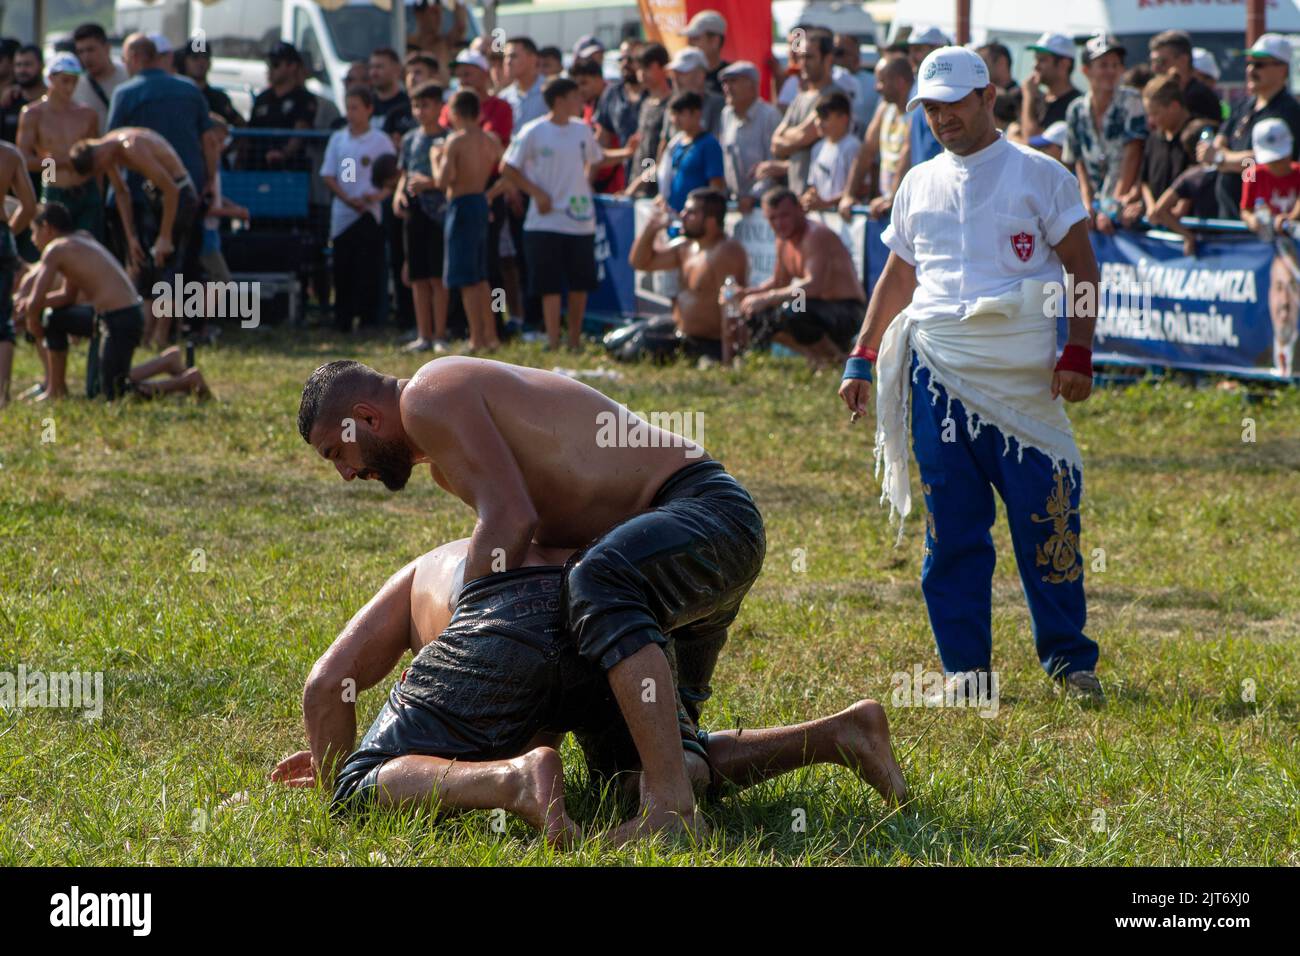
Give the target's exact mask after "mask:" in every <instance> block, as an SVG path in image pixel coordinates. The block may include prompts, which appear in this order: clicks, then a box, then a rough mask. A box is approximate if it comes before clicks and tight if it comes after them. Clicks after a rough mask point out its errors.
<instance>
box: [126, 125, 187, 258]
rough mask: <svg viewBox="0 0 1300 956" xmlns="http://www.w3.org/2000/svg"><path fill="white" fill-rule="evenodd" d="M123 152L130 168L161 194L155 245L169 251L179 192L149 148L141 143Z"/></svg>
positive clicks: (178, 202)
mask: <svg viewBox="0 0 1300 956" xmlns="http://www.w3.org/2000/svg"><path fill="white" fill-rule="evenodd" d="M142 147H143V148H142ZM125 152H126V155H127V156H128V157H129V158H130V165H131V166H132V168H134V169H135V171H136V172H137V173H139V174H140V175H141V176H143V177H144V178H145V179H147V180H149V182H151V183H153V184H154V185H155V186H156V187H158V191H159V192H160V193H162V198H163V212H162V222H160V223H159V224H158V238H157V239H156V240H155V245H158V244H162V245H165V246H166V247H167V248H168V249H169V250H170V249H171V248H172V227H173V226H175V225H176V210H177V209H178V208H179V206H180V198H181V191H180V189H179V188H177V186H176V182H175V180H173V179H172V177H171V174H170V173H168V172H167V170H166V169H164V168H163V165H162V163H160V162H158V160H157V159H155V158H154V155H153V152H152V147H151V146H144V144H143V142H141V143H137V144H135V145H133V146H130V147H128V148H127V149H126V151H125Z"/></svg>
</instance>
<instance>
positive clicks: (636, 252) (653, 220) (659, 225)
mask: <svg viewBox="0 0 1300 956" xmlns="http://www.w3.org/2000/svg"><path fill="white" fill-rule="evenodd" d="M667 225H668V214H667V213H665V212H664V211H662V210H660V209H656V210H655V211H654V212H653V213H652V214H651V216H650V220H649V221H648V222H647V223H646V224H645V228H644V229H642V230H641V234H640V235H639V236H637V237H636V240H635V241H634V242H633V243H632V251H631V253H629V254H628V257H627V261H628V265H630V266H631V267H632V268H633V269H638V270H640V271H641V272H673V271H676V270H677V269H678V268H679V267H680V266H681V260H680V258H679V257H678V248H679V247H680V245H681V244H680V243H674V244H673V245H671V246H668V247H667V248H663V249H656V248H655V240H656V239H658V238H659V234H660V233H661V232H663V230H664V229H665V228H666V227H667Z"/></svg>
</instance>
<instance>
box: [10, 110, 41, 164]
mask: <svg viewBox="0 0 1300 956" xmlns="http://www.w3.org/2000/svg"><path fill="white" fill-rule="evenodd" d="M14 146H16V147H17V148H18V152H20V153H22V157H23V162H24V165H25V166H26V167H27V168H28V169H29V170H31V171H32V172H39V171H40V170H41V157H40V156H38V155H36V120H35V113H34V111H33V110H32V107H31V106H24V107H23V109H22V112H21V113H19V114H18V134H17V135H16V136H15V137H14Z"/></svg>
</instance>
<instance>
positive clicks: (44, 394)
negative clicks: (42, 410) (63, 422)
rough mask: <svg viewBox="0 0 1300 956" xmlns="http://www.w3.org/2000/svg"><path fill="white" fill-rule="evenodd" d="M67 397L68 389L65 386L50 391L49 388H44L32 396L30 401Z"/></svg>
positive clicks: (56, 399) (49, 400)
mask: <svg viewBox="0 0 1300 956" xmlns="http://www.w3.org/2000/svg"><path fill="white" fill-rule="evenodd" d="M67 397H68V390H67V389H66V388H65V389H62V390H61V391H58V392H51V391H50V390H49V389H46V390H45V391H43V392H41V393H40V394H39V395H37V396H36V397H35V398H33V399H32V401H33V402H56V401H58V400H59V399H61V398H67Z"/></svg>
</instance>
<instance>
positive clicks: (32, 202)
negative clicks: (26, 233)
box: [9, 168, 36, 236]
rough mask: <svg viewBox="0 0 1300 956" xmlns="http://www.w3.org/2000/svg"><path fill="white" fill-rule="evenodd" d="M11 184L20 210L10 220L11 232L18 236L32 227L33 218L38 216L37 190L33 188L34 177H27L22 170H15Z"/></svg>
mask: <svg viewBox="0 0 1300 956" xmlns="http://www.w3.org/2000/svg"><path fill="white" fill-rule="evenodd" d="M9 182H10V187H9V188H10V189H11V190H12V191H13V194H14V196H15V197H17V199H18V209H17V211H16V212H15V213H14V217H13V218H12V219H10V220H9V231H10V232H11V233H13V234H14V235H15V236H17V235H20V234H21V233H22V232H23V230H24V229H26V228H27V227H28V226H30V225H31V222H32V218H33V217H34V216H35V215H36V190H35V189H33V188H32V177H30V176H28V175H26V174H25V173H24V171H23V170H22V169H21V168H19V169H15V170H14V175H13V177H12V178H11V179H10V180H9Z"/></svg>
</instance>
